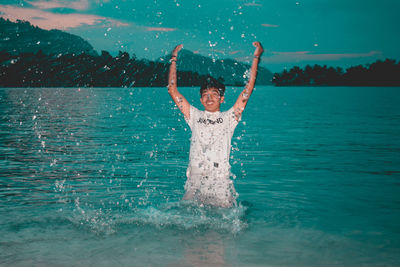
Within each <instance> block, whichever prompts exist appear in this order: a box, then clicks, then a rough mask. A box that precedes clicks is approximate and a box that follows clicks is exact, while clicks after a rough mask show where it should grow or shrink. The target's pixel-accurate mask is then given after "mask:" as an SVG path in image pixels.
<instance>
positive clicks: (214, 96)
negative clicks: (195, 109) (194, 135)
mask: <svg viewBox="0 0 400 267" xmlns="http://www.w3.org/2000/svg"><path fill="white" fill-rule="evenodd" d="M200 102H201V103H202V104H203V106H204V108H205V110H207V111H209V112H216V111H219V107H220V105H221V103H222V102H224V97H223V96H222V97H221V96H220V95H219V90H218V89H217V88H208V89H205V90H204V91H203V93H202V94H201V98H200Z"/></svg>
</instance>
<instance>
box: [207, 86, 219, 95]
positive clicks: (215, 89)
mask: <svg viewBox="0 0 400 267" xmlns="http://www.w3.org/2000/svg"><path fill="white" fill-rule="evenodd" d="M206 92H217V93H218V94H219V90H218V88H215V87H210V88H206V89H204V91H203V94H204V93H206Z"/></svg>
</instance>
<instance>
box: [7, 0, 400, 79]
mask: <svg viewBox="0 0 400 267" xmlns="http://www.w3.org/2000/svg"><path fill="white" fill-rule="evenodd" d="M399 13H400V1H399V0H199V1H194V0H119V1H113V0H76V1H74V0H70V1H64V0H51V1H45V0H30V1H22V0H0V16H1V17H3V18H7V19H10V20H11V21H15V20H17V19H20V20H26V21H29V22H30V23H31V24H33V25H36V26H39V27H41V28H44V29H59V30H63V31H66V32H69V33H72V34H76V35H79V36H81V37H82V38H84V39H85V40H87V41H89V43H90V44H92V45H93V47H94V48H95V49H96V50H97V51H99V52H100V51H101V50H106V51H109V52H110V53H111V54H112V55H116V54H117V53H118V52H119V51H123V52H128V53H129V54H135V55H136V57H138V58H147V59H150V60H156V59H158V58H159V57H162V56H165V55H167V54H169V53H170V51H171V50H172V49H173V48H174V47H175V46H176V45H177V44H181V43H182V44H183V45H184V48H185V49H188V50H191V51H193V52H195V53H199V54H201V55H205V56H210V57H212V58H215V59H223V58H232V59H236V60H239V61H242V62H250V60H251V58H252V54H253V52H254V47H253V46H252V43H253V42H254V41H260V42H261V43H262V45H263V47H264V49H265V52H264V55H263V58H262V63H261V65H262V66H264V67H266V68H268V69H270V70H271V71H273V72H281V71H282V70H283V69H284V68H287V69H290V68H292V67H293V66H300V67H304V66H306V65H307V64H309V65H314V64H319V65H328V66H333V67H342V68H347V67H350V66H355V65H359V64H368V63H373V62H375V61H376V60H378V59H381V60H383V59H385V58H391V59H395V60H400V34H399V33H400V21H399V19H398V18H397V16H398V14H399Z"/></svg>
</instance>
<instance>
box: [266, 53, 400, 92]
mask: <svg viewBox="0 0 400 267" xmlns="http://www.w3.org/2000/svg"><path fill="white" fill-rule="evenodd" d="M272 82H273V83H274V84H275V85H276V86H400V62H396V61H395V60H393V59H386V60H384V61H381V60H377V61H376V62H374V63H372V64H368V65H366V66H363V65H358V66H354V67H350V68H348V69H346V70H343V69H342V68H340V67H336V68H333V67H327V66H326V65H325V66H320V65H314V66H309V65H307V66H306V67H305V68H304V69H302V68H300V67H297V66H295V67H293V68H291V69H290V70H289V71H287V70H284V71H283V72H281V73H275V74H274V77H273V80H272Z"/></svg>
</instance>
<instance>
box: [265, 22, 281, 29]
mask: <svg viewBox="0 0 400 267" xmlns="http://www.w3.org/2000/svg"><path fill="white" fill-rule="evenodd" d="M261 26H263V27H267V28H277V27H279V25H275V24H266V23H264V24H261Z"/></svg>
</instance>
